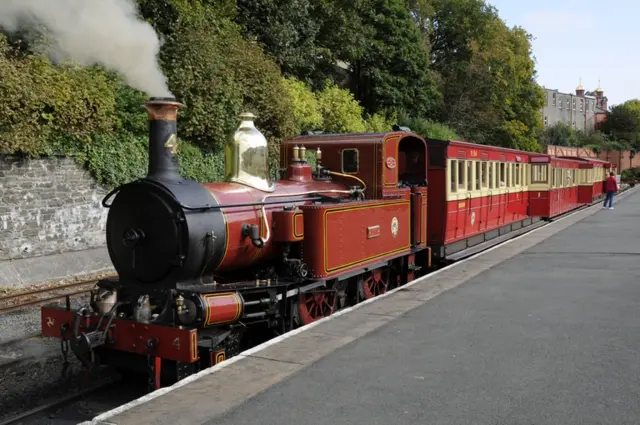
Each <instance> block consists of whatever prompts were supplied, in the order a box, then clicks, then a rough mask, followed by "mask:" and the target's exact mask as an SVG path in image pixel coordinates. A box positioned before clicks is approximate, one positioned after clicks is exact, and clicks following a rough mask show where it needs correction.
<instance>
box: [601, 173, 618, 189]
mask: <svg viewBox="0 0 640 425" xmlns="http://www.w3.org/2000/svg"><path fill="white" fill-rule="evenodd" d="M604 190H605V192H617V191H618V182H617V181H616V178H615V177H614V176H609V177H608V178H607V181H606V182H605V189H604Z"/></svg>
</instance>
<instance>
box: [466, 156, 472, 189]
mask: <svg viewBox="0 0 640 425" xmlns="http://www.w3.org/2000/svg"><path fill="white" fill-rule="evenodd" d="M466 162H467V190H473V162H472V161H466Z"/></svg>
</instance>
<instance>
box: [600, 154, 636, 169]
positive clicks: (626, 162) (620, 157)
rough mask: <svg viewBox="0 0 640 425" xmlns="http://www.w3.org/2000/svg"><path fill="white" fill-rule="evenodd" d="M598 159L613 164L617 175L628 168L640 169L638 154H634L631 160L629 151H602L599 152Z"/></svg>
mask: <svg viewBox="0 0 640 425" xmlns="http://www.w3.org/2000/svg"><path fill="white" fill-rule="evenodd" d="M599 156H600V159H602V160H603V161H609V162H611V163H612V164H615V165H616V167H617V168H618V174H620V173H622V172H623V171H624V170H626V169H628V168H637V167H640V153H636V154H635V155H634V156H633V158H631V152H630V151H604V152H600V155H599Z"/></svg>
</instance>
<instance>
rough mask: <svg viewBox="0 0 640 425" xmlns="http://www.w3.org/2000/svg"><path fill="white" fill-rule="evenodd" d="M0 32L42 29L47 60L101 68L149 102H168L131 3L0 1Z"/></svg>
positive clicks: (154, 49)
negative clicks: (158, 99)
mask: <svg viewBox="0 0 640 425" xmlns="http://www.w3.org/2000/svg"><path fill="white" fill-rule="evenodd" d="M0 27H2V28H3V29H4V30H5V31H7V32H9V33H12V32H15V31H19V30H20V31H25V30H27V31H31V32H33V31H37V32H43V28H42V27H44V32H45V33H46V34H47V36H48V37H49V39H50V42H51V51H50V56H51V59H52V60H54V61H58V60H64V59H72V60H74V61H75V62H78V63H80V64H82V65H94V64H98V65H102V66H104V67H105V68H108V69H110V70H112V71H115V72H118V73H119V74H120V75H122V77H123V78H124V79H125V81H126V83H127V84H128V85H130V86H131V87H134V88H137V89H139V90H141V91H144V92H146V93H147V94H148V95H149V96H152V97H172V94H171V93H170V92H169V89H168V87H167V80H166V77H165V76H164V75H163V74H162V71H161V70H160V67H159V65H158V61H157V55H158V52H159V50H160V40H159V39H158V36H157V34H156V33H155V31H154V29H153V27H151V25H149V24H148V23H146V22H144V21H141V20H139V19H138V17H137V8H136V5H135V3H134V0H0Z"/></svg>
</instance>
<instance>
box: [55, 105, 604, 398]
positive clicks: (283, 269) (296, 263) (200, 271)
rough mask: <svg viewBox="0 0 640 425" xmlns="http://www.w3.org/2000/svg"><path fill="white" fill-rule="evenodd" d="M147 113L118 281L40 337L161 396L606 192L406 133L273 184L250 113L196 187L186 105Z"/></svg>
mask: <svg viewBox="0 0 640 425" xmlns="http://www.w3.org/2000/svg"><path fill="white" fill-rule="evenodd" d="M145 106H146V108H147V111H148V115H149V169H148V174H147V176H146V177H144V178H141V179H139V180H136V181H133V182H130V183H128V184H125V185H123V186H120V187H118V188H116V189H114V190H113V191H112V192H111V193H109V194H108V195H107V196H106V197H105V199H104V200H103V205H104V206H105V207H106V208H109V214H108V220H107V229H106V236H107V246H108V251H109V255H110V257H111V260H112V262H113V265H114V267H115V269H116V271H117V272H118V278H117V279H104V280H101V281H100V282H98V284H97V286H96V289H95V290H94V291H93V293H92V297H91V303H90V305H89V306H87V307H84V308H81V309H78V310H72V309H71V308H69V307H68V303H67V307H66V308H65V307H58V306H45V307H43V308H42V333H43V335H44V336H47V337H55V338H59V339H61V340H62V343H63V346H64V347H70V348H71V351H72V352H73V353H74V354H75V356H76V357H77V358H78V359H80V361H81V362H82V363H83V364H84V365H85V366H86V367H87V368H94V367H95V366H97V365H102V364H109V365H113V366H116V367H119V368H125V369H127V370H134V371H146V372H149V377H150V383H151V389H155V388H159V387H161V386H163V385H167V384H170V383H172V382H175V381H176V380H180V379H182V378H184V377H186V376H188V375H190V374H193V373H195V372H197V371H199V370H201V369H203V368H207V367H210V366H212V365H215V364H217V363H219V362H221V361H223V360H225V359H226V358H228V357H230V356H233V355H235V354H237V353H238V352H239V351H240V350H241V349H242V343H243V340H244V339H245V336H246V335H248V334H249V333H250V332H251V331H252V330H256V329H257V330H258V332H259V333H263V334H267V333H270V334H273V333H274V332H275V333H276V334H278V333H283V332H287V331H288V330H290V329H292V328H295V327H298V326H303V325H306V324H309V323H311V322H313V321H315V320H318V319H320V318H322V317H326V316H329V315H331V314H332V313H333V312H335V311H336V310H339V309H341V308H344V307H345V306H348V305H352V304H355V303H358V302H360V301H361V300H364V299H368V298H372V297H374V296H376V295H379V294H382V293H385V292H386V291H388V290H389V289H391V288H394V287H397V286H399V285H402V284H404V283H407V282H409V281H411V280H413V279H415V278H416V277H418V276H420V275H422V274H425V273H427V272H428V271H429V270H430V269H431V268H432V264H431V261H432V249H433V254H434V256H433V258H434V260H436V261H434V263H436V262H437V263H438V264H439V263H441V262H442V261H447V260H449V259H455V258H454V257H456V256H458V257H459V256H460V255H462V253H463V252H468V251H469V250H470V249H474V247H476V249H477V247H478V246H481V245H483V244H484V243H486V242H487V241H491V240H492V239H495V238H497V237H498V236H500V235H504V234H505V233H508V232H515V231H518V230H519V229H521V228H526V227H527V226H530V225H531V224H533V223H534V222H535V221H536V220H540V218H550V217H553V216H554V215H557V214H559V213H560V211H562V212H564V211H566V210H569V209H571V208H575V207H576V206H578V205H579V204H578V201H577V199H576V202H575V205H574V204H573V203H571V204H570V203H565V204H563V206H562V207H561V208H559V209H558V208H556V209H555V210H553V211H554V213H550V212H549V209H548V208H547V209H544V208H539V209H538V210H537V211H539V213H536V215H535V216H532V212H534V211H533V210H534V209H535V208H537V207H535V205H537V204H534V203H533V202H530V197H534V198H536V200H538V199H540V200H542V199H547V200H552V199H554V198H553V196H548V195H545V197H543V196H541V195H540V193H548V194H553V193H555V192H553V191H554V190H556V189H559V188H564V187H565V186H564V185H570V188H573V187H574V185H575V187H576V188H577V186H578V185H580V184H582V185H590V186H593V187H596V185H597V184H601V181H602V180H604V171H603V172H601V173H599V174H597V173H594V172H591V173H588V174H587V173H585V174H584V175H582V174H581V175H580V179H579V180H578V179H573V180H571V181H570V182H569V183H567V182H566V181H565V180H562V182H561V181H560V180H557V181H556V180H555V178H554V179H551V177H550V176H556V175H558V172H557V170H562V172H561V173H560V174H562V173H564V169H563V168H559V167H558V168H557V169H554V168H553V167H554V163H553V162H550V160H549V161H547V162H546V163H544V162H543V161H542V160H541V159H539V158H545V156H544V155H539V154H536V155H535V156H534V155H532V154H531V153H528V152H521V151H513V150H508V149H501V148H496V147H489V146H480V145H473V144H469V143H461V142H444V141H435V140H429V141H428V142H427V141H426V140H425V139H423V138H421V137H419V136H417V135H415V134H413V133H411V132H410V131H405V130H403V129H400V128H397V129H394V131H392V132H389V133H382V134H355V135H354V134H349V135H342V134H341V135H335V134H334V135H310V136H300V137H295V138H292V139H288V140H284V141H283V142H282V146H281V165H282V167H283V168H281V169H279V170H277V171H278V172H279V173H280V174H281V175H280V177H279V178H278V179H276V180H275V181H274V180H273V179H272V178H271V174H270V172H269V167H268V149H267V141H266V139H265V138H264V136H263V135H262V134H261V133H260V132H259V131H258V130H257V129H256V128H255V126H254V123H253V118H254V116H253V115H251V114H242V115H241V116H240V119H241V122H240V125H239V127H238V129H237V131H236V132H235V134H234V135H233V137H232V138H230V140H229V142H228V143H227V145H226V147H225V161H226V164H225V167H226V178H225V182H221V183H205V184H200V183H197V182H195V181H191V180H188V179H184V178H182V177H181V176H180V174H179V172H178V164H177V159H176V155H175V154H176V151H177V148H178V144H177V125H176V121H177V112H178V109H179V108H180V107H181V106H182V105H181V104H180V103H178V102H176V101H175V99H162V98H153V99H151V100H150V101H148V102H147V103H146V104H145ZM534 158H538V159H537V160H536V161H534V160H533V159H534ZM547 159H549V157H547ZM563 161H565V162H563V164H565V163H566V161H569V163H571V164H574V163H575V164H578V163H580V164H584V162H585V161H584V160H579V159H563ZM572 161H573V162H572ZM534 162H535V165H533V164H532V163H534ZM541 164H545V166H546V168H545V169H544V170H542V169H540V168H539V167H540V166H541ZM536 167H538V168H536ZM576 168H577V167H576ZM591 168H593V167H591ZM605 168H606V167H604V166H603V165H602V164H600V166H599V169H600V170H605ZM562 175H564V174H562ZM532 177H533V180H531V179H532ZM428 181H429V184H430V186H431V187H430V189H429V190H427V188H428V183H427V182H428ZM558 185H560V186H558ZM600 187H601V186H600ZM530 188H531V189H532V190H533V189H535V190H536V192H531V193H537V195H530ZM567 189H569V186H567ZM598 190H600V191H601V188H600V189H598ZM545 191H546V192H545ZM576 191H577V189H576ZM585 193H586V192H585ZM589 193H591V194H592V195H594V194H593V193H592V192H589ZM584 196H587V195H584ZM584 196H583V197H584ZM594 196H595V195H594ZM558 199H559V198H558ZM563 199H564V197H563ZM109 201H111V203H109ZM558 204H559V203H558ZM583 205H584V204H583ZM428 219H429V220H431V222H430V224H429V227H427V222H428ZM434 265H435V264H434ZM63 351H65V350H63ZM65 352H66V351H65Z"/></svg>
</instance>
